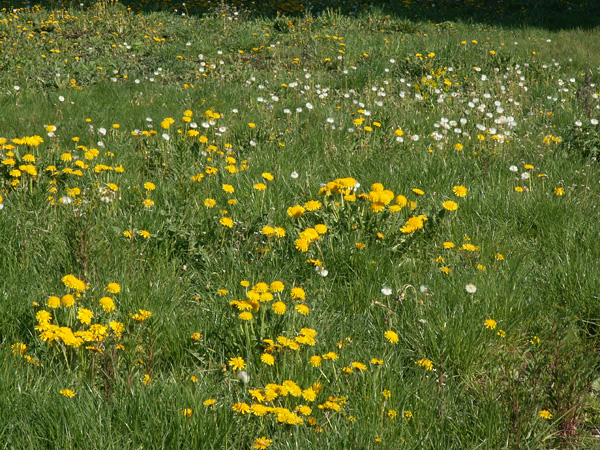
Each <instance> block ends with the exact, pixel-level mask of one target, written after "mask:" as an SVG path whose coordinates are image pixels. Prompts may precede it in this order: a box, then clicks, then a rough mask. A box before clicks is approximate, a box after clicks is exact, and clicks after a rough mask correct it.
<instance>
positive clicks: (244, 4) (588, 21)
mask: <svg viewBox="0 0 600 450" xmlns="http://www.w3.org/2000/svg"><path fill="white" fill-rule="evenodd" d="M100 1H101V2H102V1H104V2H107V3H116V2H115V1H114V0H100ZM94 3H96V2H95V1H90V0H83V1H81V2H79V1H72V0H45V1H44V0H41V1H28V0H10V1H6V0H0V7H1V8H7V9H8V8H23V7H24V8H27V7H31V6H33V5H37V4H40V5H42V6H45V7H47V8H53V9H56V8H69V7H74V6H76V7H79V6H80V5H83V6H84V7H87V6H91V5H93V4H94ZM119 3H121V4H123V5H124V6H126V7H128V8H131V9H132V10H134V11H144V12H152V11H170V12H172V13H174V14H186V15H203V14H211V13H212V14H214V13H215V12H217V13H218V12H219V11H224V10H228V11H231V10H236V11H238V13H241V14H243V15H245V16H251V17H252V16H254V17H256V16H262V17H270V18H272V17H276V16H278V15H286V16H295V15H304V14H308V13H310V14H321V13H323V12H324V11H326V10H327V9H332V10H336V11H339V12H341V13H342V14H345V15H348V16H355V15H363V14H368V13H369V12H370V11H372V10H373V9H377V10H380V11H382V12H383V13H384V14H389V15H390V16H392V17H394V18H397V19H400V20H407V21H408V20H410V21H429V22H433V23H443V22H462V23H478V24H489V25H493V26H503V27H512V28H520V27H524V26H533V27H539V28H545V29H549V30H560V29H571V28H582V29H593V28H597V27H599V26H600V2H598V1H596V0H578V1H570V0H186V1H181V0H142V1H137V0H120V2H119Z"/></svg>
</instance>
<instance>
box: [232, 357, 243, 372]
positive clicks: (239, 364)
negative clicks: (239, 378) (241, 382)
mask: <svg viewBox="0 0 600 450" xmlns="http://www.w3.org/2000/svg"><path fill="white" fill-rule="evenodd" d="M229 366H230V367H231V368H233V370H243V369H244V368H245V367H246V362H245V361H244V358H242V357H241V356H237V357H235V358H231V359H230V360H229Z"/></svg>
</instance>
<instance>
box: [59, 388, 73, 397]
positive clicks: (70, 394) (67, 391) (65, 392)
mask: <svg viewBox="0 0 600 450" xmlns="http://www.w3.org/2000/svg"><path fill="white" fill-rule="evenodd" d="M60 393H61V394H62V395H64V396H65V397H67V398H73V397H75V392H74V391H73V390H71V389H62V390H61V391H60Z"/></svg>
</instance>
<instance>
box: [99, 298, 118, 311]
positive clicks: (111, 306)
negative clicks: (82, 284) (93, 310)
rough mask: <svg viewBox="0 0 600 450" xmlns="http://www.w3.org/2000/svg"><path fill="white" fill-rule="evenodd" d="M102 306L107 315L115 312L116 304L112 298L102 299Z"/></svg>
mask: <svg viewBox="0 0 600 450" xmlns="http://www.w3.org/2000/svg"><path fill="white" fill-rule="evenodd" d="M100 306H102V309H104V311H106V312H107V313H109V312H112V311H114V310H115V302H114V301H113V299H112V298H110V297H102V298H101V299H100Z"/></svg>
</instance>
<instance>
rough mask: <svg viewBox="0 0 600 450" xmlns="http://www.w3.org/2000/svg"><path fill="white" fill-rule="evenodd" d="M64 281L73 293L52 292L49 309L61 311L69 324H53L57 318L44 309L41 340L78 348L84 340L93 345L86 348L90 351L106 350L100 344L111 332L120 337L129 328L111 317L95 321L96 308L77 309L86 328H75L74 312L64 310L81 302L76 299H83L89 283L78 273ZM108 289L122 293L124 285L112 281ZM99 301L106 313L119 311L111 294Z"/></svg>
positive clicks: (40, 314) (40, 318)
mask: <svg viewBox="0 0 600 450" xmlns="http://www.w3.org/2000/svg"><path fill="white" fill-rule="evenodd" d="M62 282H63V283H64V285H65V286H66V287H67V288H68V289H69V292H68V293H67V294H65V295H63V296H62V298H59V297H58V296H55V295H52V296H50V297H48V299H47V300H46V306H47V307H48V308H49V309H52V310H55V311H56V312H57V314H60V315H63V316H64V319H65V320H66V322H67V324H68V325H69V326H60V325H58V324H56V323H52V321H53V319H54V317H53V316H52V313H50V312H49V311H48V310H45V309H40V310H39V311H38V312H37V314H36V319H37V322H38V324H37V326H36V327H35V329H36V330H37V331H39V332H40V335H39V337H40V340H42V341H44V342H47V343H48V344H49V345H52V344H55V343H63V344H65V345H66V346H68V347H73V348H78V347H80V346H81V345H83V344H84V343H87V344H89V346H87V347H86V349H88V350H93V351H99V352H102V348H101V346H100V344H101V343H102V342H103V341H104V340H105V339H106V338H108V337H109V334H110V333H112V335H113V336H114V337H115V338H116V340H119V339H120V338H121V336H122V334H123V332H124V331H125V326H124V325H123V323H121V322H118V321H114V320H109V321H108V324H107V325H103V324H101V323H95V324H92V319H93V318H94V313H93V311H92V310H90V309H88V308H84V307H80V308H78V309H77V320H78V321H79V324H80V325H82V326H83V327H82V329H80V330H77V331H73V327H74V326H75V321H74V320H73V315H72V314H68V313H66V311H65V313H62V311H61V310H62V309H65V310H67V309H69V308H72V307H73V306H74V305H75V303H76V302H77V300H76V299H80V301H81V299H83V297H82V293H83V292H86V291H87V290H88V289H89V286H86V284H85V282H84V281H82V280H80V279H78V278H77V277H76V276H74V275H72V274H69V275H65V276H64V277H63V278H62ZM105 290H106V291H107V292H109V293H112V294H116V293H119V292H120V290H121V287H120V286H119V284H117V283H110V284H109V285H108V286H106V288H105ZM98 303H99V304H100V306H101V307H102V309H103V310H104V312H105V313H107V314H110V313H112V312H113V311H114V310H115V303H114V301H113V299H112V298H111V297H107V296H104V297H102V298H100V299H99V301H98Z"/></svg>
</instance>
